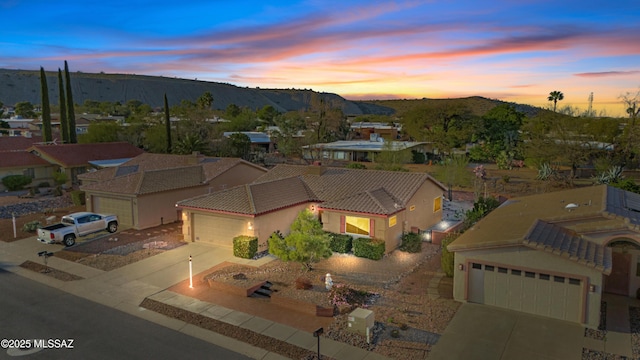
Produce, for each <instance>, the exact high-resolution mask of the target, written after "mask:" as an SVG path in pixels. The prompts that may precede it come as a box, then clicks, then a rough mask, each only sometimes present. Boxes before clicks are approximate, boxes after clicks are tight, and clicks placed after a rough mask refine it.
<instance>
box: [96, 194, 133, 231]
mask: <svg viewBox="0 0 640 360" xmlns="http://www.w3.org/2000/svg"><path fill="white" fill-rule="evenodd" d="M93 211H94V212H97V213H101V214H116V215H118V222H119V223H120V224H121V225H124V226H133V209H132V207H131V200H122V199H113V198H108V197H102V196H95V197H93Z"/></svg>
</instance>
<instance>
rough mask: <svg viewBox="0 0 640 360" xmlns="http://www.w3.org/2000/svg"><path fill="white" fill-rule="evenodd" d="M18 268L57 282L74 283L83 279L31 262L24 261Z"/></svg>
mask: <svg viewBox="0 0 640 360" xmlns="http://www.w3.org/2000/svg"><path fill="white" fill-rule="evenodd" d="M20 267H22V268H25V269H29V270H31V271H35V272H38V273H41V274H44V275H47V276H51V277H53V278H55V279H58V280H62V281H74V280H82V279H84V278H83V277H81V276H77V275H73V274H69V273H68V272H64V271H62V270H57V269H53V268H50V267H48V266H45V265H43V264H38V263H36V262H33V261H29V260H27V261H25V262H23V263H22V264H20Z"/></svg>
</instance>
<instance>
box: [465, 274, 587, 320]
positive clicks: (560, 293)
mask: <svg viewBox="0 0 640 360" xmlns="http://www.w3.org/2000/svg"><path fill="white" fill-rule="evenodd" d="M583 286H585V284H584V281H582V280H581V279H579V278H577V277H576V278H573V277H565V276H557V275H552V274H546V273H541V272H531V271H524V270H520V269H514V268H509V267H500V266H494V265H486V264H480V263H472V264H471V267H470V269H469V296H468V299H469V301H470V302H475V303H479V304H487V305H493V306H499V307H502V308H506V309H511V310H517V311H522V312H526V313H530V314H536V315H542V316H548V317H552V318H555V319H562V320H567V321H573V322H581V320H582V316H581V315H582V312H583V306H584V298H583V295H582V294H583V291H582V287H583Z"/></svg>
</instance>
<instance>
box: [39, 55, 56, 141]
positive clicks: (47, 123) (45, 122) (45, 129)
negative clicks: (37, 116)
mask: <svg viewBox="0 0 640 360" xmlns="http://www.w3.org/2000/svg"><path fill="white" fill-rule="evenodd" d="M40 93H41V96H42V140H44V141H45V142H50V141H52V140H53V137H52V135H51V106H50V105H49V87H48V86H47V75H46V74H45V72H44V68H43V67H42V66H41V67H40Z"/></svg>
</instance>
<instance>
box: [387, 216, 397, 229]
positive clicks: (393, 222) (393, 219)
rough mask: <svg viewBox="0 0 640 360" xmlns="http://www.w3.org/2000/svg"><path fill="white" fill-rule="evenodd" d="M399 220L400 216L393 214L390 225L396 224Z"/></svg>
mask: <svg viewBox="0 0 640 360" xmlns="http://www.w3.org/2000/svg"><path fill="white" fill-rule="evenodd" d="M397 221H398V218H397V217H396V216H395V215H393V216H392V217H390V218H389V227H394V226H396V222H397Z"/></svg>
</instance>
